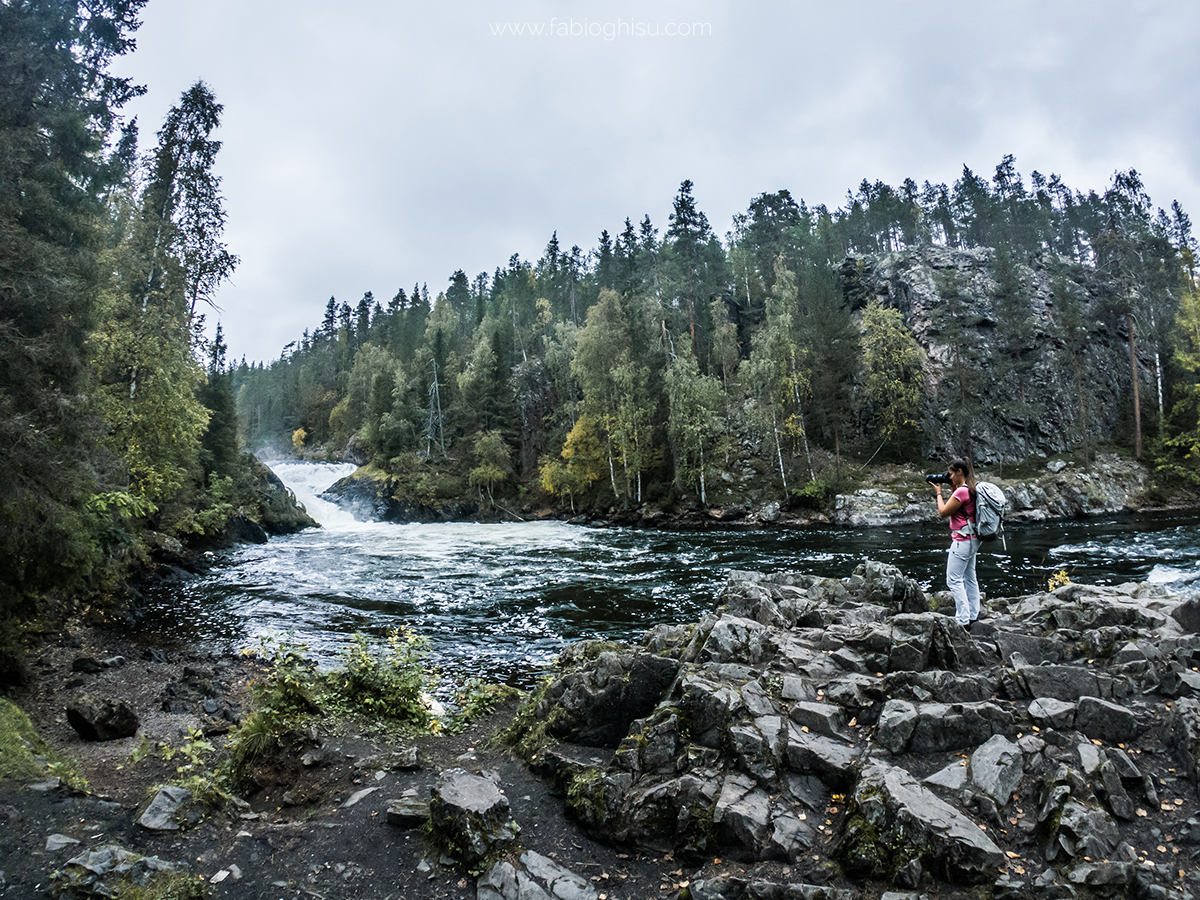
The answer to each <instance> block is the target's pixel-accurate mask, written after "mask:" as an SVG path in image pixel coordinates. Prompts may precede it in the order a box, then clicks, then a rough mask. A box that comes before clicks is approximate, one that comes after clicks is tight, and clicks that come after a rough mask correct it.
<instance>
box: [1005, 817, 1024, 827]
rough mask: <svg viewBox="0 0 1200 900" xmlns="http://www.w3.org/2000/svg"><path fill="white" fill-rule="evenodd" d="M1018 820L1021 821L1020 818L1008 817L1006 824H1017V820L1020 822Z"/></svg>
mask: <svg viewBox="0 0 1200 900" xmlns="http://www.w3.org/2000/svg"><path fill="white" fill-rule="evenodd" d="M1020 821H1021V820H1020V819H1016V818H1012V817H1009V820H1008V824H1009V825H1016V824H1017V823H1018V822H1020Z"/></svg>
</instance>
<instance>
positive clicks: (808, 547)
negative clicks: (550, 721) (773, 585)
mask: <svg viewBox="0 0 1200 900" xmlns="http://www.w3.org/2000/svg"><path fill="white" fill-rule="evenodd" d="M272 468H274V470H275V471H276V473H277V474H279V476H280V477H281V478H282V479H283V480H284V481H285V482H286V483H287V484H288V485H289V487H291V488H292V489H293V490H294V491H295V492H296V494H297V496H298V497H299V498H300V500H301V501H302V502H303V503H304V504H305V505H306V506H307V508H308V510H309V512H310V513H311V514H312V515H313V516H314V518H316V519H317V520H318V521H320V522H321V523H322V525H323V527H322V528H320V529H311V530H309V531H307V532H304V533H302V534H299V535H294V536H291V537H282V538H273V539H272V540H271V542H270V543H269V544H266V545H262V546H247V547H239V548H236V549H233V550H230V551H228V552H226V553H224V554H223V555H222V556H221V557H220V560H219V564H218V565H217V566H216V567H215V568H214V569H213V570H212V572H211V573H209V574H208V575H207V576H205V577H203V578H199V579H196V580H194V581H191V582H188V583H185V584H176V585H171V586H165V587H163V588H160V589H158V590H157V591H156V593H155V595H154V596H153V597H152V598H151V603H150V607H149V609H148V610H147V612H148V616H147V619H146V623H147V627H151V628H153V629H154V630H155V631H156V632H159V633H165V634H166V635H168V636H170V637H177V638H186V639H189V640H193V641H197V642H199V643H201V644H202V645H207V646H210V647H213V648H214V649H226V648H242V647H253V646H257V645H258V643H259V638H260V636H262V635H264V634H276V635H277V634H281V633H284V632H288V631H294V632H295V636H296V639H297V640H300V641H303V642H304V643H306V644H307V645H308V647H309V650H310V652H312V653H313V654H314V655H315V656H317V657H318V658H319V659H321V660H322V661H325V662H332V661H333V660H334V659H335V658H336V657H337V654H338V653H339V652H340V650H341V649H342V648H343V647H344V646H345V644H346V639H347V637H348V636H349V635H350V634H352V633H354V632H366V631H369V632H372V633H382V632H383V631H385V630H386V629H387V628H388V627H390V626H394V625H397V624H407V625H411V626H413V627H414V628H416V629H417V630H418V631H419V632H421V633H422V634H425V635H427V636H428V637H429V638H430V639H431V641H432V642H433V650H434V654H433V655H434V658H435V661H436V663H437V664H438V665H439V666H441V668H442V669H443V670H446V671H448V672H451V673H456V674H459V675H462V674H471V675H479V676H481V677H486V678H488V679H491V680H506V681H509V682H512V683H516V684H527V683H528V681H529V680H530V679H531V677H532V676H533V675H534V674H535V673H537V672H538V671H540V670H542V669H544V668H545V666H546V664H547V663H548V662H549V660H550V659H551V658H552V657H553V656H554V655H555V654H556V653H557V652H558V651H559V649H560V648H561V647H562V646H563V644H565V643H568V642H570V641H574V640H579V639H582V638H592V637H605V638H614V639H626V638H630V637H634V636H636V635H640V634H641V632H642V631H644V630H645V629H646V628H648V627H650V626H652V625H655V624H659V623H682V622H693V621H696V620H697V619H699V618H700V617H701V616H702V615H703V614H704V613H705V612H707V611H708V610H710V609H712V608H713V606H714V598H715V597H716V595H717V593H718V591H719V589H720V586H721V584H722V583H723V582H724V581H725V579H726V576H727V574H728V572H729V570H730V569H750V570H754V571H761V572H808V573H813V574H817V575H825V576H831V577H838V578H840V577H844V576H846V575H849V574H850V573H851V572H853V571H854V568H855V566H857V565H858V564H859V563H860V562H861V561H862V560H864V559H876V560H879V561H881V562H887V563H891V564H893V565H896V566H898V567H899V568H900V569H901V570H903V571H904V572H905V573H906V574H908V575H909V576H911V577H913V578H916V579H917V580H918V581H920V582H921V584H922V585H923V586H924V587H925V588H926V589H927V590H942V589H943V588H944V587H945V585H944V576H945V559H946V547H947V546H948V543H949V536H948V529H947V528H946V527H945V526H942V527H935V526H933V525H930V526H905V527H900V528H865V529H858V530H846V529H818V530H806V531H762V532H708V533H694V532H671V531H642V530H630V529H592V528H579V527H574V526H570V525H566V524H563V523H559V522H531V523H518V524H505V525H470V524H444V525H390V524H383V523H370V522H358V521H355V520H354V519H353V517H351V516H350V515H349V514H348V513H346V512H345V511H343V510H341V509H339V508H338V507H336V506H333V505H331V504H329V503H325V502H324V501H321V500H319V499H317V498H316V494H318V493H319V492H320V491H322V490H323V489H324V488H326V487H328V486H329V485H330V484H332V483H333V482H334V481H335V480H336V479H337V478H339V477H341V476H342V475H344V474H347V473H348V472H349V471H351V470H352V469H353V467H352V466H348V465H322V464H316V463H293V462H283V463H276V464H273V465H272ZM930 506H931V508H932V502H931V503H930ZM1007 543H1008V546H1007V549H1004V548H1001V547H1000V546H999V545H995V547H994V549H992V548H991V547H989V549H988V550H986V551H985V552H984V553H983V554H981V557H980V562H979V576H980V581H981V583H982V585H983V587H984V590H985V591H986V592H987V593H988V594H990V595H992V596H1008V595H1013V594H1020V593H1029V592H1033V591H1036V590H1040V589H1043V588H1044V587H1045V584H1046V581H1047V579H1048V578H1049V577H1050V575H1051V574H1053V573H1054V572H1057V571H1058V570H1060V569H1066V570H1067V572H1068V573H1070V575H1071V577H1072V579H1073V580H1075V581H1081V582H1088V583H1093V584H1118V583H1121V582H1124V581H1144V580H1151V581H1159V582H1165V583H1170V584H1172V585H1173V587H1174V588H1175V589H1177V590H1179V591H1180V592H1181V593H1184V592H1192V591H1194V590H1196V585H1197V584H1200V581H1197V579H1200V518H1197V517H1195V516H1188V517H1179V516H1176V517H1172V516H1131V517H1123V518H1118V519H1110V520H1102V521H1096V520H1084V521H1072V522H1054V523H1050V524H1045V525H1016V526H1013V527H1012V529H1011V531H1010V533H1009V535H1008V540H1007Z"/></svg>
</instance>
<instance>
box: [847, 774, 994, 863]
mask: <svg viewBox="0 0 1200 900" xmlns="http://www.w3.org/2000/svg"><path fill="white" fill-rule="evenodd" d="M840 855H841V857H842V859H843V860H844V861H845V863H846V865H847V867H848V868H850V869H851V870H852V871H859V872H865V873H867V874H870V875H873V876H875V877H878V878H884V879H887V880H891V879H893V878H894V877H895V875H896V873H897V872H898V871H899V870H900V869H902V868H904V867H906V866H908V865H909V864H910V863H911V862H912V861H913V860H917V861H919V862H920V865H921V867H922V868H924V869H925V870H927V871H930V872H932V873H933V874H935V875H936V876H937V877H939V878H943V879H945V880H946V881H949V882H951V883H953V884H990V883H991V882H993V881H995V879H996V877H997V875H998V873H999V869H1000V867H1001V866H1003V865H1004V859H1005V858H1004V853H1003V852H1002V851H1001V850H1000V848H999V847H997V846H996V844H995V843H993V842H992V840H991V839H990V838H989V837H988V836H987V834H986V832H984V831H983V830H982V829H980V827H979V826H978V825H976V824H975V823H974V822H973V821H971V820H970V819H969V818H967V817H966V816H965V815H963V814H962V813H960V812H959V811H958V810H956V809H954V807H952V806H950V805H949V804H947V803H945V802H943V801H942V800H940V799H938V797H937V796H936V795H935V794H934V793H933V792H932V791H930V790H929V789H928V788H925V787H923V786H922V785H921V784H920V783H919V782H918V781H917V780H916V779H915V778H914V777H913V776H912V775H910V774H909V773H908V772H907V771H906V770H904V769H901V768H898V767H896V766H889V765H883V764H880V763H875V764H872V765H870V766H868V767H866V768H865V769H864V770H863V772H862V775H861V776H860V777H859V779H858V784H857V785H856V786H855V789H854V793H853V795H852V797H851V801H850V807H849V809H848V813H847V819H846V826H845V833H844V839H843V842H842V846H841V849H840Z"/></svg>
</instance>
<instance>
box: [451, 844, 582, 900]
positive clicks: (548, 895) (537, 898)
mask: <svg viewBox="0 0 1200 900" xmlns="http://www.w3.org/2000/svg"><path fill="white" fill-rule="evenodd" d="M475 897H476V900H596V898H597V894H596V889H595V888H594V887H592V885H590V884H588V882H587V881H586V880H585V879H584V878H582V877H581V876H579V875H576V874H575V873H574V872H572V871H571V870H570V869H566V868H564V867H563V866H560V865H559V864H558V863H556V862H554V861H553V860H552V859H548V858H546V857H545V856H542V855H541V854H540V853H535V852H534V851H532V850H530V851H528V852H526V853H522V854H521V858H520V860H519V864H518V865H513V864H512V863H511V862H507V861H506V862H500V863H497V864H496V865H494V866H492V868H491V869H489V870H488V872H487V873H486V874H485V875H484V876H483V877H482V878H480V879H479V881H478V883H477V884H476V887H475Z"/></svg>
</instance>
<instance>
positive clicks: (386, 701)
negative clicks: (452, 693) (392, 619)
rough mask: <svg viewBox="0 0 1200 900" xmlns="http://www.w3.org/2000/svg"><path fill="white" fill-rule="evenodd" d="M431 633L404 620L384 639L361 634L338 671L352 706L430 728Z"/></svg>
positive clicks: (341, 690) (339, 688)
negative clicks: (420, 631)
mask: <svg viewBox="0 0 1200 900" xmlns="http://www.w3.org/2000/svg"><path fill="white" fill-rule="evenodd" d="M428 651H429V639H428V638H426V637H422V636H421V635H418V634H417V633H416V632H415V631H413V630H412V629H411V628H408V627H405V626H400V627H399V628H394V629H392V630H391V631H389V632H388V634H387V637H386V638H385V639H384V640H383V641H382V642H373V641H372V640H371V638H369V637H368V636H367V635H363V634H356V635H354V636H353V637H352V638H351V639H350V646H349V647H348V648H347V649H346V651H345V652H344V653H343V654H342V668H341V669H339V670H338V671H336V672H334V673H332V680H333V681H334V689H335V691H336V692H337V694H338V696H339V697H340V698H341V699H342V700H343V701H344V702H345V703H346V704H347V706H349V707H350V709H351V710H353V711H355V712H359V713H366V714H367V715H370V716H374V717H379V718H384V719H393V720H396V721H399V722H407V723H410V724H412V725H416V726H418V727H420V728H427V727H428V726H429V725H430V723H431V722H432V720H433V715H432V713H431V711H430V708H429V703H428V701H427V700H426V692H427V691H428V690H429V688H430V687H431V684H432V678H431V676H430V673H429V670H428V669H427V668H426V665H425V657H426V654H427V653H428Z"/></svg>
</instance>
